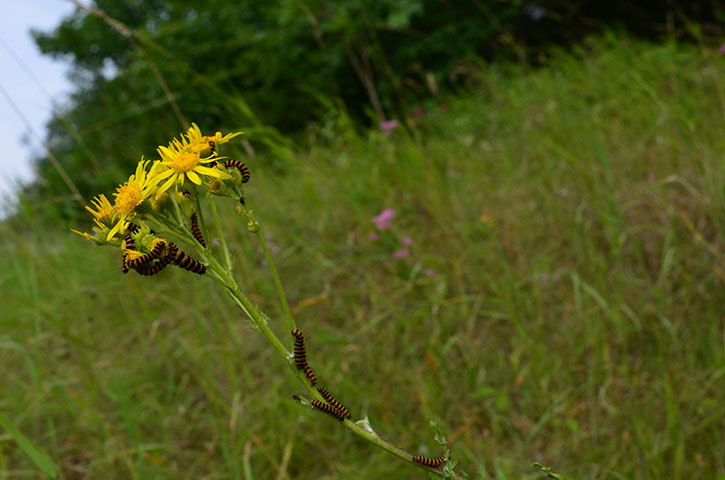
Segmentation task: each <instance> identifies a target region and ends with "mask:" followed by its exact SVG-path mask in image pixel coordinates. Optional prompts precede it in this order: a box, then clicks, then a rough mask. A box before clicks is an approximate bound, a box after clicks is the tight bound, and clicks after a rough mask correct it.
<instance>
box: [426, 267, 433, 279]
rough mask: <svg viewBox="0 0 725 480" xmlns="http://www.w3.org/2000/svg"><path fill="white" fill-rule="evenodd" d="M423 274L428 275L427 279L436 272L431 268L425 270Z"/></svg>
mask: <svg viewBox="0 0 725 480" xmlns="http://www.w3.org/2000/svg"><path fill="white" fill-rule="evenodd" d="M425 274H426V275H428V276H429V277H432V276H433V275H435V274H436V271H435V270H433V269H432V268H426V269H425Z"/></svg>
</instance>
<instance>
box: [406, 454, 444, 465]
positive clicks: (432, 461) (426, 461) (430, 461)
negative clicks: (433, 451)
mask: <svg viewBox="0 0 725 480" xmlns="http://www.w3.org/2000/svg"><path fill="white" fill-rule="evenodd" d="M413 461H414V462H418V463H422V464H423V465H425V466H426V467H440V466H441V465H443V462H445V461H446V456H445V455H443V456H440V457H438V458H430V457H420V456H418V455H415V456H413Z"/></svg>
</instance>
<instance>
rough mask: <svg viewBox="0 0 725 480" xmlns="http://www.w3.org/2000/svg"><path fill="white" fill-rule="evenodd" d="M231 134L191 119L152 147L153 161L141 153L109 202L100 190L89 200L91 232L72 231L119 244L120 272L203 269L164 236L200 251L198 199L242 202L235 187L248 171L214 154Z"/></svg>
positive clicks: (201, 228) (203, 243)
mask: <svg viewBox="0 0 725 480" xmlns="http://www.w3.org/2000/svg"><path fill="white" fill-rule="evenodd" d="M237 135H241V132H237V133H230V134H227V135H222V134H221V133H220V132H217V133H216V134H215V135H212V136H207V135H203V134H202V132H201V130H200V129H199V127H198V126H197V125H196V124H193V123H192V126H191V128H189V129H188V131H187V132H186V134H181V135H180V137H179V138H174V139H172V140H171V142H169V144H168V145H167V146H163V145H162V146H159V147H158V149H157V152H158V155H159V159H157V160H153V161H150V160H144V159H143V157H142V158H141V161H139V163H138V165H137V166H136V171H135V172H134V173H133V174H132V175H131V176H130V177H129V178H128V180H127V181H126V182H125V183H123V184H121V185H119V186H118V187H117V188H116V192H115V193H114V194H113V196H114V197H115V198H114V201H113V202H111V201H110V200H109V199H108V197H106V196H105V195H104V194H100V195H98V196H96V197H95V198H94V199H93V200H92V201H91V204H92V206H87V207H86V209H87V210H88V212H89V213H90V214H91V215H92V217H93V223H94V227H93V230H92V233H86V232H79V231H77V230H73V231H74V232H75V233H78V234H79V235H82V236H84V237H86V238H87V239H89V240H91V241H93V242H94V243H96V244H97V245H115V246H120V247H121V251H122V265H121V270H122V272H123V273H126V272H128V271H129V270H135V271H136V272H137V273H139V274H140V275H145V276H148V275H154V274H156V273H158V272H159V271H161V270H162V269H163V268H164V267H166V266H167V265H169V264H171V263H174V264H176V265H178V266H180V267H181V268H184V269H186V270H189V271H192V272H195V273H200V274H201V273H205V271H206V268H205V267H204V265H203V264H202V263H201V262H199V261H197V260H196V259H194V258H192V257H191V256H189V255H187V254H186V253H184V252H183V251H182V250H181V249H179V247H178V246H177V245H176V244H175V243H174V242H172V241H170V240H168V238H167V237H169V236H172V237H176V238H178V239H179V240H182V241H185V242H186V243H189V244H190V245H192V247H194V248H195V249H202V250H203V249H206V248H207V243H206V241H205V240H204V235H203V231H204V225H203V220H202V214H201V203H200V199H203V198H205V197H206V196H208V195H220V196H231V197H239V199H240V201H242V202H243V199H244V197H243V192H242V190H241V186H242V184H243V183H246V182H247V181H248V180H249V169H248V168H247V167H246V165H244V163H242V162H240V161H238V160H229V159H226V157H220V156H219V154H218V146H219V145H221V144H224V143H227V142H228V141H229V140H231V139H232V138H234V137H236V136H237ZM235 172H236V173H235ZM200 223H201V225H200Z"/></svg>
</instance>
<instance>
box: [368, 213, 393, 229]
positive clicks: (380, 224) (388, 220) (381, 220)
mask: <svg viewBox="0 0 725 480" xmlns="http://www.w3.org/2000/svg"><path fill="white" fill-rule="evenodd" d="M394 216H395V209H394V208H386V209H385V210H383V211H382V212H380V214H379V215H378V216H377V217H373V222H374V223H375V226H376V227H377V228H378V230H387V229H389V228H390V227H391V225H392V224H393V217H394Z"/></svg>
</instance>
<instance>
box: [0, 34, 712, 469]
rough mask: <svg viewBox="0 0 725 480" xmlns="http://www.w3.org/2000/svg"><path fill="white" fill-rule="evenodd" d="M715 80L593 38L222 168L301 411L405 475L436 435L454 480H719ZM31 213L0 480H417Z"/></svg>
mask: <svg viewBox="0 0 725 480" xmlns="http://www.w3.org/2000/svg"><path fill="white" fill-rule="evenodd" d="M723 79H725V56H721V55H719V54H718V53H717V52H716V51H715V50H712V49H708V48H705V47H697V46H693V45H681V44H677V43H675V42H670V43H667V44H665V45H653V44H648V43H642V42H640V41H637V40H631V39H627V38H622V37H618V36H616V35H609V36H606V37H603V38H599V39H597V40H592V41H589V42H585V43H584V44H583V45H582V46H581V47H579V48H578V49H577V50H576V51H575V52H574V53H563V52H562V53H557V54H555V55H553V56H552V58H551V59H550V60H549V61H547V62H546V63H545V64H544V65H543V66H541V67H540V68H537V69H533V68H529V67H527V68H524V67H519V66H516V65H508V66H504V65H491V66H485V67H481V68H480V70H479V71H477V72H476V74H475V86H474V87H473V89H472V91H468V92H465V93H461V94H460V95H457V96H450V97H446V98H441V99H440V100H439V101H436V102H433V103H431V104H430V105H426V113H425V115H423V116H422V117H420V118H418V119H417V120H416V121H415V122H416V123H415V125H411V128H410V129H405V128H403V127H401V128H398V129H397V130H395V131H393V132H392V134H391V135H390V136H384V135H382V134H381V133H380V132H377V131H371V132H360V131H356V130H354V129H352V128H351V127H350V123H349V121H348V119H347V117H346V115H345V113H344V111H341V110H335V111H331V114H330V115H329V116H328V117H327V118H328V123H327V124H325V125H323V126H322V127H320V128H319V129H314V130H311V131H310V132H309V135H308V137H307V138H306V145H305V146H304V147H302V146H301V147H299V148H298V149H297V151H296V152H295V155H294V158H293V159H292V160H281V159H279V158H272V157H271V156H269V155H263V154H262V155H259V156H256V157H255V158H245V162H246V163H247V165H248V166H249V167H250V169H251V170H252V179H251V181H250V182H249V184H248V187H247V189H246V193H247V203H248V205H249V206H250V207H251V208H252V209H253V210H254V212H255V215H256V216H257V218H258V219H259V221H260V222H261V223H262V228H263V232H264V234H265V237H266V238H267V240H268V242H269V243H270V244H271V245H272V250H273V254H274V256H275V261H276V262H277V267H278V269H279V271H280V276H281V278H282V281H283V283H284V285H285V289H286V292H287V295H288V297H289V299H290V302H291V304H292V306H293V312H294V314H295V319H296V321H297V325H298V326H299V328H301V329H302V330H303V332H304V333H305V336H306V339H307V348H308V357H309V359H310V362H311V364H312V365H313V366H314V367H315V371H316V373H317V376H318V378H320V380H321V384H322V385H325V386H326V387H328V389H329V390H331V391H332V392H334V394H335V396H336V397H337V398H338V400H340V401H342V402H343V403H344V404H345V405H346V406H347V407H348V408H349V409H350V410H351V411H352V413H353V416H354V418H355V419H358V418H362V417H364V416H367V417H369V419H370V422H371V424H372V426H373V427H374V428H375V429H376V431H377V432H378V433H379V434H381V435H382V436H384V437H386V438H388V439H390V440H391V441H393V442H395V443H396V444H398V445H400V446H401V447H404V448H406V449H408V450H410V451H412V452H414V453H415V454H419V455H428V456H437V455H439V454H440V453H439V448H438V446H437V444H436V442H435V440H434V439H433V435H434V431H433V430H432V429H431V428H430V426H428V419H429V418H432V419H434V420H435V421H437V422H438V423H439V425H440V428H441V429H442V431H443V432H444V433H445V434H446V437H447V439H448V441H449V444H450V445H451V449H452V454H453V457H454V458H455V459H456V460H457V461H458V462H459V467H460V468H461V469H462V470H464V471H466V472H467V473H468V474H469V475H470V476H471V478H486V479H497V480H504V479H522V478H530V479H531V478H539V477H540V476H541V473H540V472H539V471H538V469H537V468H534V467H532V466H531V463H532V462H535V461H539V462H541V463H543V464H544V465H548V466H550V467H551V468H552V470H553V471H554V472H558V473H561V474H563V475H565V476H566V477H567V478H571V479H592V480H599V479H683V480H689V479H720V480H722V479H723V478H725V455H724V452H725V402H724V401H723V399H725V379H724V378H723V377H724V376H725V288H724V285H725V159H724V158H725V157H724V155H723V154H724V152H725V87H724V85H725V84H724V83H723ZM441 104H442V105H444V106H443V108H441ZM191 120H192V121H193V119H191ZM201 127H202V128H203V125H202V126H201ZM167 140H168V139H166V138H159V143H160V144H162V143H164V142H166V141H167ZM141 153H146V154H147V155H148V153H150V152H139V155H140V154H141ZM240 158H241V157H240ZM129 173H130V172H129ZM124 180H125V178H119V179H118V181H119V182H122V181H124ZM106 193H107V194H108V193H110V192H106ZM89 200H90V199H89ZM32 208H33V207H32V206H28V207H26V208H25V209H24V210H23V211H22V218H23V219H24V220H23V222H22V224H21V223H19V222H13V223H12V224H7V225H4V226H0V233H2V236H3V237H4V239H5V240H4V242H2V244H1V247H0V248H1V251H2V255H3V258H4V268H3V269H2V273H0V289H1V290H0V291H1V292H2V293H0V299H1V302H0V303H1V304H2V314H1V315H0V358H1V359H2V362H0V376H1V378H2V379H3V381H2V383H1V384H0V478H7V479H23V478H48V477H43V474H41V473H39V472H40V471H41V470H40V468H41V466H42V465H44V464H45V463H48V462H52V463H53V464H54V465H55V466H56V467H57V469H58V470H59V471H60V472H61V473H60V476H59V477H60V478H65V479H73V478H98V479H115V478H119V479H120V478H134V479H157V478H158V479H161V478H168V479H176V478H190V479H227V478H231V479H285V478H329V479H336V478H339V479H348V478H349V479H387V478H395V479H397V478H426V473H425V472H423V471H422V470H419V469H417V468H415V467H413V466H411V465H409V464H406V463H405V462H403V461H401V460H400V459H398V458H395V457H392V456H390V455H388V454H387V453H386V452H384V451H383V450H381V449H378V448H375V447H374V446H372V445H370V444H368V443H366V442H363V441H361V440H359V439H358V438H357V437H355V436H353V435H351V434H350V433H349V432H348V431H347V430H345V429H344V428H341V427H340V425H339V424H338V423H337V422H336V421H335V420H334V419H332V418H330V417H327V416H324V415H320V414H318V413H317V412H313V411H311V410H307V409H304V408H301V407H300V406H299V405H297V404H296V403H295V402H294V401H293V400H292V399H291V395H292V394H294V393H296V392H298V391H300V387H299V384H298V383H296V382H297V381H296V380H295V378H294V377H293V376H292V375H291V374H290V373H289V371H288V369H287V368H286V367H285V365H283V363H282V362H281V361H279V359H278V358H277V357H276V356H275V355H274V353H275V352H273V351H272V349H271V348H269V346H268V344H267V343H266V342H265V340H264V338H263V337H262V336H261V335H260V334H259V333H258V332H256V331H254V330H253V329H252V328H250V327H249V324H248V323H246V322H245V321H242V320H241V315H240V312H239V311H238V310H237V309H236V308H235V307H234V306H233V304H232V303H231V302H230V301H229V300H228V298H227V297H226V295H225V294H224V293H223V292H222V291H221V289H220V288H218V287H217V286H216V285H215V284H214V283H213V282H211V281H209V279H207V278H204V277H200V276H197V275H193V274H191V273H188V272H185V271H182V270H180V269H167V270H168V271H164V272H163V273H162V274H160V275H158V276H156V277H150V278H145V277H140V276H137V275H135V274H133V272H132V274H129V275H127V276H123V275H121V274H120V252H118V251H114V250H112V249H101V248H94V247H92V245H91V244H89V243H88V242H86V241H85V240H84V239H83V238H81V237H79V236H77V235H73V234H71V233H70V232H69V231H68V229H67V228H60V227H58V226H57V225H47V224H42V223H41V222H40V221H38V220H37V212H34V211H33V209H32ZM233 208H234V204H233V202H231V201H230V202H229V204H228V208H227V209H226V215H225V216H224V223H225V228H226V233H227V241H228V242H229V243H230V244H231V248H232V250H233V252H234V253H235V254H236V257H235V264H236V274H237V276H238V278H239V279H240V280H241V282H242V283H243V284H244V286H245V289H246V290H247V292H248V294H249V296H250V297H251V298H252V299H253V300H254V301H255V302H257V303H258V305H259V306H260V307H261V308H262V309H263V310H265V311H266V312H267V313H268V314H269V315H270V317H271V318H272V323H271V327H272V328H273V330H275V332H276V333H277V334H278V335H279V336H280V337H281V338H285V339H286V338H289V335H287V332H286V331H285V323H284V321H283V320H282V318H283V315H282V309H281V307H280V305H279V302H278V301H277V293H276V290H275V288H274V283H273V279H272V276H271V274H270V273H269V270H268V269H267V268H266V263H265V260H264V256H263V254H262V252H261V250H260V248H259V246H258V245H257V244H256V243H255V241H254V237H253V236H252V235H251V234H250V233H249V232H248V231H247V227H246V219H243V217H238V216H236V215H234V212H233ZM386 208H393V209H395V211H396V215H395V218H394V219H393V221H392V227H391V228H390V229H389V230H386V231H383V232H378V233H379V237H380V238H378V239H371V238H370V234H371V233H375V232H376V229H375V224H374V223H373V222H372V220H371V219H372V217H374V216H375V215H377V214H379V213H380V212H381V211H382V210H383V209H386ZM10 225H22V226H15V227H11V226H10ZM68 227H74V228H78V227H80V226H76V225H69V226H68ZM406 238H409V239H410V242H411V244H410V245H409V246H408V249H409V255H408V256H407V257H404V258H395V257H394V255H393V252H395V251H397V250H400V249H401V248H403V247H404V245H403V243H404V242H405V241H407V240H406ZM3 419H4V420H3ZM20 432H22V435H24V437H23V438H25V439H26V440H27V443H26V442H24V441H23V439H22V438H21V437H20ZM42 452H45V454H47V456H48V457H49V458H48V459H44V456H45V454H44V453H42ZM44 462H45V463H44ZM46 468H49V467H47V466H46ZM479 475H480V476H479Z"/></svg>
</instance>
